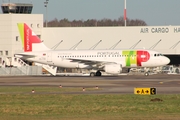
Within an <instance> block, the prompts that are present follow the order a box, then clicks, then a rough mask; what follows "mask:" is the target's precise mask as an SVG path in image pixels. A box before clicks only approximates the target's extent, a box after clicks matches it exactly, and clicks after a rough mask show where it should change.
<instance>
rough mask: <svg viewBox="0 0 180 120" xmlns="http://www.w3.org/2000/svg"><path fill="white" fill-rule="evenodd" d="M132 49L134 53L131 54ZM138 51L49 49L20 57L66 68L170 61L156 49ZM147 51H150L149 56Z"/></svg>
mask: <svg viewBox="0 0 180 120" xmlns="http://www.w3.org/2000/svg"><path fill="white" fill-rule="evenodd" d="M132 51H133V52H134V53H133V54H130V52H132ZM137 51H138V50H73V51H72V50H65V51H62V50H61V51H54V50H48V51H38V52H26V53H20V54H19V57H21V55H22V56H24V55H26V56H27V55H29V56H34V57H30V58H27V59H26V60H28V61H33V62H37V63H41V64H48V65H53V66H58V67H64V68H87V69H91V68H95V67H100V66H103V65H104V64H110V63H113V64H121V65H122V67H156V66H163V65H166V64H168V63H169V61H170V60H169V59H168V58H167V57H165V56H162V55H161V54H159V53H157V52H155V51H151V50H141V54H139V53H138V52H137ZM144 51H145V52H144ZM146 51H148V54H149V56H148V57H147V54H146ZM17 57H18V56H17ZM22 59H23V58H22ZM97 65H98V66H97Z"/></svg>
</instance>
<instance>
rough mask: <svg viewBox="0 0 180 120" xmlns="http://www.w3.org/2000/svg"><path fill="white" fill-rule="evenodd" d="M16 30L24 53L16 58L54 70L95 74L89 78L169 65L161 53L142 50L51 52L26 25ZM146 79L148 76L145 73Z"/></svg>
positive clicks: (16, 55)
mask: <svg viewBox="0 0 180 120" xmlns="http://www.w3.org/2000/svg"><path fill="white" fill-rule="evenodd" d="M18 28H19V32H20V37H21V40H22V46H23V48H24V52H23V53H17V54H15V57H17V58H20V59H22V60H26V61H29V62H35V63H40V64H44V65H48V66H54V67H56V68H57V67H62V68H80V69H88V70H94V71H95V72H90V76H101V75H102V72H105V73H108V74H112V75H117V74H120V73H122V68H141V67H143V68H145V67H158V66H165V65H167V64H168V63H169V62H170V59H169V58H168V57H165V56H164V55H162V54H161V53H159V52H157V51H153V50H145V49H138V50H136V49H127V50H124V49H123V50H112V49H111V50H110V49H109V50H107V49H106V50H52V49H49V48H48V47H46V46H45V44H44V43H43V42H42V41H41V40H40V38H39V37H38V36H37V35H36V34H35V33H34V32H33V31H32V29H31V28H30V27H29V26H28V25H27V24H26V23H18ZM53 75H56V73H55V74H53ZM145 75H149V73H148V72H145Z"/></svg>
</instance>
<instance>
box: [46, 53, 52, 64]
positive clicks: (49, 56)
mask: <svg viewBox="0 0 180 120" xmlns="http://www.w3.org/2000/svg"><path fill="white" fill-rule="evenodd" d="M47 62H52V52H48V53H47Z"/></svg>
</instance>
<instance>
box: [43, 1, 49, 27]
mask: <svg viewBox="0 0 180 120" xmlns="http://www.w3.org/2000/svg"><path fill="white" fill-rule="evenodd" d="M48 1H49V0H46V1H45V2H44V7H46V27H47V21H48V20H47V18H48V17H47V7H48Z"/></svg>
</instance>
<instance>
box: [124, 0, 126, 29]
mask: <svg viewBox="0 0 180 120" xmlns="http://www.w3.org/2000/svg"><path fill="white" fill-rule="evenodd" d="M124 26H125V27H126V0H124Z"/></svg>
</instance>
